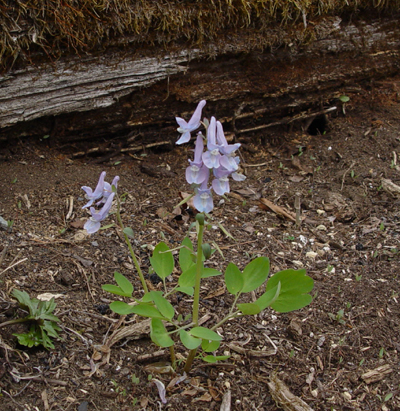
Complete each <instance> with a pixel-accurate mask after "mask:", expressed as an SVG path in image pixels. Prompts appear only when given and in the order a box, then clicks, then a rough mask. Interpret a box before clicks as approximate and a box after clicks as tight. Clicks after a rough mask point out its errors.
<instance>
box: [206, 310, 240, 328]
mask: <svg viewBox="0 0 400 411" xmlns="http://www.w3.org/2000/svg"><path fill="white" fill-rule="evenodd" d="M238 317H241V315H240V311H236V312H234V313H232V314H229V315H227V316H226V317H225V318H223V319H222V320H221V321H220V322H219V323H217V324H215V325H214V326H213V327H212V328H210V329H211V330H212V331H215V330H216V329H217V328H218V327H221V325H222V324H224V323H226V322H227V321H229V320H230V319H231V318H238Z"/></svg>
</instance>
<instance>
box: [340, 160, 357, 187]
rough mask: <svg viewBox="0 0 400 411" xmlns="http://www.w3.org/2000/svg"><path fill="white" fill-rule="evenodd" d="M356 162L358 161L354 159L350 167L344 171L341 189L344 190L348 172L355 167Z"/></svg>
mask: <svg viewBox="0 0 400 411" xmlns="http://www.w3.org/2000/svg"><path fill="white" fill-rule="evenodd" d="M355 164H356V162H355V161H353V162H352V163H351V165H350V167H349V168H348V169H347V170H346V171H345V172H344V174H343V177H342V186H341V187H340V191H343V185H344V179H345V178H346V174H347V173H348V172H349V171H350V170H351V169H352V168H353V167H354V165H355Z"/></svg>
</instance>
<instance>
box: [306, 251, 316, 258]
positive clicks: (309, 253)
mask: <svg viewBox="0 0 400 411" xmlns="http://www.w3.org/2000/svg"><path fill="white" fill-rule="evenodd" d="M315 257H318V253H316V252H315V251H308V252H307V253H306V258H312V259H315Z"/></svg>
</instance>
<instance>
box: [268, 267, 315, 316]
mask: <svg viewBox="0 0 400 411" xmlns="http://www.w3.org/2000/svg"><path fill="white" fill-rule="evenodd" d="M278 283H280V284H281V290H280V293H279V297H278V298H277V299H276V300H275V301H274V302H273V303H272V304H271V308H273V309H274V310H275V311H278V312H280V313H286V312H289V311H294V310H298V309H300V308H303V307H305V306H306V305H308V304H310V303H311V301H312V297H311V295H309V294H307V293H309V292H310V291H311V290H312V289H313V287H314V281H313V279H312V278H311V277H309V276H308V275H306V270H304V269H302V270H293V269H289V270H283V271H279V272H278V273H276V274H275V275H273V276H272V277H271V278H270V279H269V280H268V283H267V287H266V291H269V290H271V289H273V288H274V287H276V286H277V285H278Z"/></svg>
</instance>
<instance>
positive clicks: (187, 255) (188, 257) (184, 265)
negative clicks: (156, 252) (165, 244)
mask: <svg viewBox="0 0 400 411" xmlns="http://www.w3.org/2000/svg"><path fill="white" fill-rule="evenodd" d="M182 245H183V246H185V247H182V248H181V249H180V250H179V266H180V267H181V271H182V273H183V272H184V271H186V270H188V269H189V268H190V267H191V266H192V265H193V264H194V261H193V256H194V254H193V244H192V242H191V241H190V238H189V237H185V238H184V239H183V241H182Z"/></svg>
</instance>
